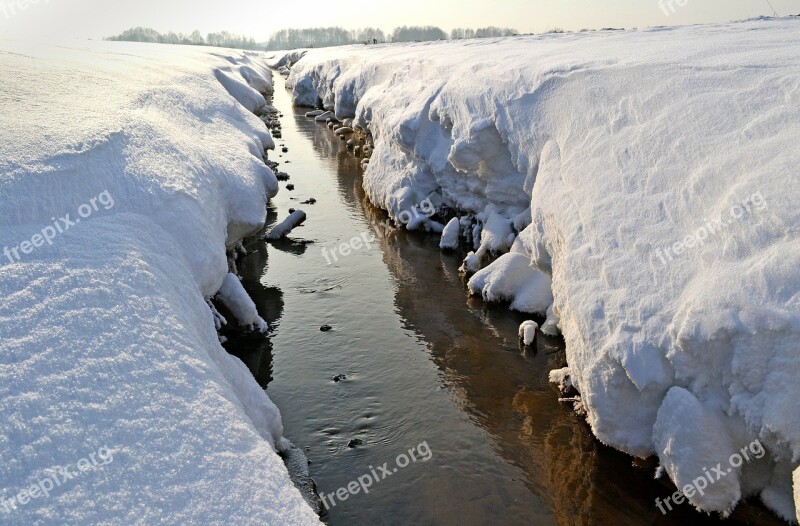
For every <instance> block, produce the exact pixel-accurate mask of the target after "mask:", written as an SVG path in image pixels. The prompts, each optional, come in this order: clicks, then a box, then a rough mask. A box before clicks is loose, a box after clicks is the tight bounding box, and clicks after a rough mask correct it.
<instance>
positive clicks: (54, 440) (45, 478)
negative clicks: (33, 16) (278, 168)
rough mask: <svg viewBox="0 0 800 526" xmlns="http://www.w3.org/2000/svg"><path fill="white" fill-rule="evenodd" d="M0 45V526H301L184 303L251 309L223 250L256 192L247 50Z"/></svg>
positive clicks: (241, 400) (246, 377)
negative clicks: (216, 301)
mask: <svg viewBox="0 0 800 526" xmlns="http://www.w3.org/2000/svg"><path fill="white" fill-rule="evenodd" d="M0 47H2V50H3V53H2V54H0V57H1V58H0V75H1V76H2V78H3V84H4V87H3V90H4V93H6V94H8V96H4V97H0V203H2V213H0V247H6V248H7V249H9V251H8V252H7V253H4V254H3V260H2V261H0V298H1V299H2V301H0V413H1V414H2V415H3V418H2V422H1V423H0V458H2V462H0V523H3V524H42V525H46V524H54V525H55V524H59V525H60V524H175V525H178V524H253V525H256V524H259V525H261V524H297V525H300V524H319V521H318V518H317V516H316V515H315V514H314V512H313V511H312V510H311V508H310V507H308V506H307V505H306V504H305V502H304V501H303V497H302V496H301V494H300V493H299V492H298V490H297V489H296V488H295V487H294V486H293V484H292V483H291V481H290V478H289V474H288V473H287V470H286V467H285V466H284V464H283V462H282V460H281V458H280V457H279V456H278V454H277V453H276V449H282V448H286V447H288V442H287V441H286V440H285V439H283V438H282V435H283V426H282V423H281V418H280V414H279V412H278V409H277V408H276V407H275V405H274V404H273V403H272V402H271V401H270V399H269V398H268V397H267V396H266V394H265V392H264V391H263V390H262V389H261V388H260V387H259V386H258V385H257V384H256V382H255V381H254V379H253V378H252V375H251V374H250V372H249V371H248V370H247V369H246V367H245V366H244V365H243V364H242V363H241V362H240V361H239V360H237V359H236V358H233V357H231V356H229V355H228V354H227V353H226V352H225V351H224V349H223V348H222V347H221V346H220V344H219V341H218V337H217V333H216V330H215V317H214V316H213V314H212V310H211V309H210V308H209V306H208V305H207V303H206V300H208V298H210V297H211V296H212V295H214V294H215V293H216V292H217V291H218V290H220V289H221V288H223V291H222V293H223V295H225V294H227V295H226V297H230V298H231V301H233V302H234V304H235V305H236V306H238V307H241V312H240V314H241V315H242V316H244V317H246V318H248V319H247V320H246V321H249V322H250V323H251V324H252V325H253V326H259V327H260V326H261V323H263V322H262V321H261V320H260V318H258V316H257V314H256V313H255V312H254V309H252V308H251V307H252V304H251V303H250V304H248V303H247V302H246V301H245V299H246V298H245V297H243V296H241V294H240V293H241V290H240V289H239V287H237V286H236V285H237V283H235V282H234V281H233V280H232V278H231V277H229V276H228V263H227V258H226V251H227V250H229V249H232V248H233V247H235V246H236V245H237V244H238V243H239V241H240V240H241V238H242V237H244V236H246V235H248V234H251V233H254V232H256V231H257V230H259V229H260V228H261V227H262V226H263V224H264V220H265V216H266V206H265V205H266V201H267V199H268V198H269V197H270V196H272V195H274V194H275V192H276V191H277V188H278V186H277V181H276V179H275V176H274V175H273V174H272V172H271V171H270V170H269V169H268V168H267V167H266V166H265V164H264V162H263V155H264V149H265V148H269V147H273V146H274V143H273V141H272V138H271V137H270V135H269V133H268V132H267V130H266V129H265V126H264V124H263V123H262V122H261V121H259V119H258V118H257V117H256V116H255V115H254V114H253V113H252V112H259V111H261V110H262V109H263V108H264V106H265V103H266V101H265V99H264V96H263V95H262V94H261V93H266V92H268V91H270V90H271V89H272V85H271V78H272V76H271V73H270V71H269V70H268V68H267V66H266V64H264V63H262V61H261V59H260V58H259V56H257V55H254V54H249V53H242V52H233V51H226V50H220V49H198V48H184V47H178V46H157V45H136V44H122V43H93V44H91V45H90V46H88V47H80V48H75V47H73V48H69V47H39V46H34V45H23V44H18V43H13V42H7V41H6V42H2V43H0ZM51 218H52V219H51ZM59 218H63V219H59ZM45 240H46V241H45ZM15 249H16V252H14V250H15ZM8 254H10V255H8ZM17 256H19V257H17ZM223 283H225V287H223ZM98 454H99V455H100V457H99V458H100V460H102V461H103V462H101V463H99V464H98V462H97V460H98V458H97V457H98ZM89 459H92V460H89ZM84 468H88V469H84ZM36 488H38V489H36ZM44 490H47V491H46V492H44ZM43 492H44V493H43Z"/></svg>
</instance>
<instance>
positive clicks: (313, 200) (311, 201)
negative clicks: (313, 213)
mask: <svg viewBox="0 0 800 526" xmlns="http://www.w3.org/2000/svg"><path fill="white" fill-rule="evenodd" d="M316 202H317V200H316V199H314V198H313V197H312V198H310V199H308V200H306V201H303V202H302V203H300V204H301V205H313V204H314V203H316Z"/></svg>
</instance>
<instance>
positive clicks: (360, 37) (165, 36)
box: [106, 26, 517, 50]
mask: <svg viewBox="0 0 800 526" xmlns="http://www.w3.org/2000/svg"><path fill="white" fill-rule="evenodd" d="M515 34H517V31H516V30H514V29H509V28H500V27H485V28H480V29H463V28H457V29H453V31H451V32H450V35H449V38H450V39H452V40H461V39H465V38H487V37H504V36H511V35H515ZM447 39H448V34H447V33H445V32H444V30H442V29H441V28H439V27H434V26H411V27H409V26H402V27H398V28H395V30H394V31H392V32H391V33H390V34H386V33H384V32H383V31H382V30H380V29H378V28H374V27H365V28H362V29H351V30H348V29H344V28H341V27H314V28H308V29H282V30H280V31H278V32H277V33H275V34H273V35H272V36H270V38H269V40H268V41H267V42H264V43H257V42H256V41H255V39H253V38H251V37H246V36H244V35H235V34H233V33H229V32H227V31H221V32H219V33H209V34H208V35H206V36H205V37H204V36H203V35H202V34H201V33H200V32H199V31H197V30H195V31H194V32H192V33H191V34H189V35H187V34H184V33H174V32H172V31H170V32H169V33H159V32H158V31H156V30H155V29H151V28H147V27H136V28H133V29H127V30H125V31H123V32H122V33H121V34H119V35H116V36H113V37H108V38H107V39H106V40H123V41H127V42H155V43H159V44H185V45H193V46H218V47H230V48H237V49H267V50H279V49H287V50H288V49H298V48H318V47H331V46H344V45H348V44H378V43H384V42H428V41H432V40H447Z"/></svg>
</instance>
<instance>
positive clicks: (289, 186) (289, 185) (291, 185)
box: [286, 184, 294, 192]
mask: <svg viewBox="0 0 800 526" xmlns="http://www.w3.org/2000/svg"><path fill="white" fill-rule="evenodd" d="M286 189H287V190H289V191H290V192H291V191H292V190H294V185H293V184H287V185H286Z"/></svg>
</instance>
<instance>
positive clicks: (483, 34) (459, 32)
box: [450, 26, 519, 40]
mask: <svg viewBox="0 0 800 526" xmlns="http://www.w3.org/2000/svg"><path fill="white" fill-rule="evenodd" d="M517 34H519V31H517V30H516V29H511V28H510V27H494V26H489V27H482V28H479V29H469V28H467V29H464V28H461V27H457V28H456V29H454V30H452V31H450V39H451V40H463V39H465V38H495V37H510V36H513V35H517Z"/></svg>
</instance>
